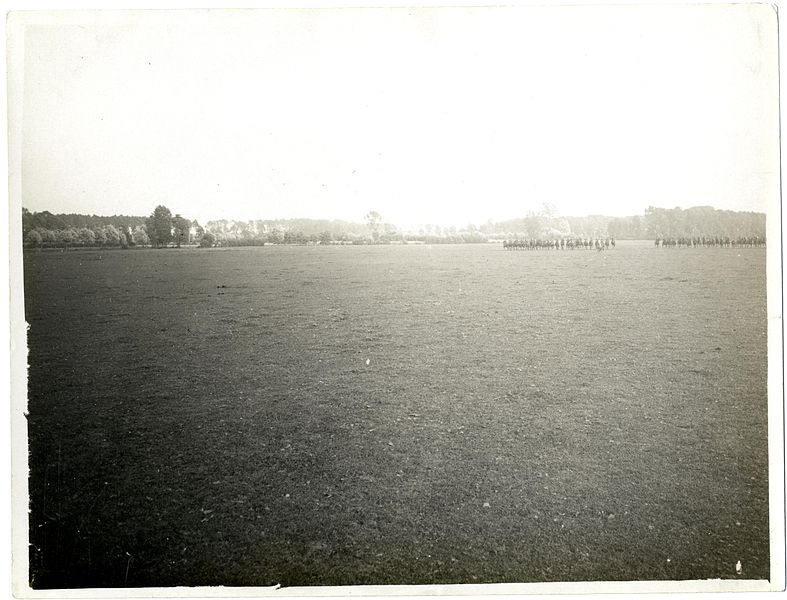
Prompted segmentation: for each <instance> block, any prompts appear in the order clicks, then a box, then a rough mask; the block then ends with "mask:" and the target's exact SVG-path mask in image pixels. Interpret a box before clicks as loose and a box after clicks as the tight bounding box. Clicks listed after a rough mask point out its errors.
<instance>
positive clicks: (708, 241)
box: [654, 236, 765, 248]
mask: <svg viewBox="0 0 787 600" xmlns="http://www.w3.org/2000/svg"><path fill="white" fill-rule="evenodd" d="M654 243H655V245H656V248H763V247H765V238H764V237H761V236H750V237H737V238H730V237H728V236H714V237H709V236H701V237H678V238H671V237H668V238H656V240H655V242H654Z"/></svg>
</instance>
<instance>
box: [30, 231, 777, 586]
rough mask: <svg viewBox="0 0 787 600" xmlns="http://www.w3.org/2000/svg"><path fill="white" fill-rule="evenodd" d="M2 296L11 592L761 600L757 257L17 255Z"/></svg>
mask: <svg viewBox="0 0 787 600" xmlns="http://www.w3.org/2000/svg"><path fill="white" fill-rule="evenodd" d="M25 297H26V312H27V320H28V323H29V325H30V330H29V345H30V355H29V362H30V370H29V377H30V383H29V411H30V415H29V435H30V451H31V454H30V467H31V477H30V495H31V502H32V513H31V516H30V537H31V543H32V547H31V554H30V559H31V582H32V585H33V586H34V587H42V588H46V587H86V586H90V587H93V586H99V587H110V586H129V587H130V586H150V585H163V586H169V585H218V584H225V585H272V584H276V583H280V584H282V585H342V584H410V583H483V582H517V581H519V582H529V581H555V580H557V581H575V580H579V581H582V580H650V579H687V578H691V579H695V578H697V579H704V578H736V577H742V578H746V579H763V578H768V574H769V549H768V505H767V503H768V496H767V493H768V485H767V484H768V481H767V468H768V457H767V414H766V412H767V411H766V304H765V251H764V250H762V249H710V248H708V249H693V250H692V249H684V250H669V249H659V250H657V249H655V248H653V247H651V246H650V245H647V246H643V247H638V246H634V245H632V246H628V247H624V246H623V245H622V244H621V245H619V247H618V248H617V249H615V250H613V251H609V252H601V253H597V252H592V251H574V252H568V251H565V252H506V251H504V250H503V249H502V247H499V246H488V245H483V246H470V245H468V246H447V247H428V246H418V247H414V246H405V247H383V246H377V247H264V248H245V249H244V248H239V249H214V250H196V249H193V250H189V249H181V250H174V249H173V250H161V251H109V252H98V251H72V252H40V253H35V252H33V253H27V254H26V255H25ZM737 561H741V565H742V574H741V575H737V574H736V570H735V564H736V562H737Z"/></svg>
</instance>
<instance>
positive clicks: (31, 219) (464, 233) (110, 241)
mask: <svg viewBox="0 0 787 600" xmlns="http://www.w3.org/2000/svg"><path fill="white" fill-rule="evenodd" d="M364 221H365V222H363V223H351V222H348V221H341V220H325V219H279V220H250V221H232V220H216V221H209V222H207V223H206V224H205V227H202V226H201V225H200V224H199V223H198V222H197V221H196V220H189V219H188V218H185V217H182V216H181V215H179V214H175V215H173V214H172V212H171V211H170V210H169V209H168V208H167V207H166V206H163V205H160V206H157V207H156V208H155V209H154V211H153V212H152V213H151V214H150V215H149V216H148V217H138V216H127V215H114V216H111V217H107V216H97V215H79V214H52V213H51V212H49V211H42V212H30V211H29V210H27V209H24V208H23V209H22V233H23V240H24V244H25V246H27V247H32V248H48V247H49V248H68V247H100V248H104V247H108V248H111V247H118V248H129V247H134V246H140V247H157V248H160V247H167V246H180V245H183V244H188V245H197V246H202V247H212V246H261V245H265V244H320V245H329V244H405V243H427V244H441V243H443V244H463V243H465V244H466V243H484V242H487V241H490V240H493V239H498V240H499V239H519V238H527V239H560V238H569V237H580V238H594V239H595V238H606V237H613V238H616V239H622V240H625V239H659V238H679V237H697V236H728V237H730V238H741V237H752V236H754V237H764V236H765V215H764V214H763V213H756V212H738V211H729V210H719V209H715V208H713V207H710V206H698V207H693V208H688V209H681V208H669V209H668V208H656V207H652V206H651V207H649V208H648V209H647V211H646V212H645V214H644V215H634V216H628V217H605V216H603V215H588V216H584V217H563V216H560V215H558V214H557V211H556V209H555V208H554V207H553V206H551V205H549V204H544V206H543V207H542V208H541V209H540V210H538V211H531V212H529V213H527V215H526V216H525V217H522V218H519V219H511V220H507V221H500V222H492V221H488V222H486V223H484V224H482V225H480V226H475V225H473V224H472V223H471V224H468V225H467V226H464V227H455V226H452V227H441V226H439V225H432V224H425V225H422V226H420V227H418V228H417V230H415V231H406V232H405V231H400V230H398V229H397V228H396V227H395V226H394V225H392V224H390V223H386V222H385V221H384V220H383V218H382V216H381V215H380V214H379V213H378V212H376V211H369V212H368V213H367V214H366V215H365V217H364Z"/></svg>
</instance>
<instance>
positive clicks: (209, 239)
mask: <svg viewBox="0 0 787 600" xmlns="http://www.w3.org/2000/svg"><path fill="white" fill-rule="evenodd" d="M215 243H216V238H215V236H214V235H213V234H212V233H211V232H210V231H206V232H205V233H203V234H202V239H200V241H199V246H200V248H212V247H213V244H215Z"/></svg>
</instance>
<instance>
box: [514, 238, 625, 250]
mask: <svg viewBox="0 0 787 600" xmlns="http://www.w3.org/2000/svg"><path fill="white" fill-rule="evenodd" d="M614 247H615V238H603V239H601V238H597V239H594V238H577V239H574V238H560V239H553V240H535V239H527V240H505V241H504V242H503V248H505V249H506V250H599V251H600V250H609V249H610V248H614Z"/></svg>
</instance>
